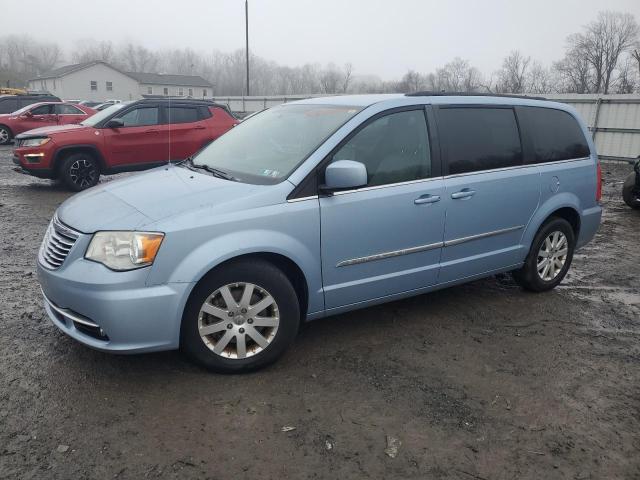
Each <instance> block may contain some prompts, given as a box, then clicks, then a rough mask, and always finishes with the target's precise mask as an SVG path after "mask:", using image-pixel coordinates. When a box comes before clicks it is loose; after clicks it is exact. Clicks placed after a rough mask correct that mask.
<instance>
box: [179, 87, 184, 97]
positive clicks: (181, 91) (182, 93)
mask: <svg viewBox="0 0 640 480" xmlns="http://www.w3.org/2000/svg"><path fill="white" fill-rule="evenodd" d="M183 95H184V90H183V89H182V87H180V88H179V89H178V96H179V97H181V96H183Z"/></svg>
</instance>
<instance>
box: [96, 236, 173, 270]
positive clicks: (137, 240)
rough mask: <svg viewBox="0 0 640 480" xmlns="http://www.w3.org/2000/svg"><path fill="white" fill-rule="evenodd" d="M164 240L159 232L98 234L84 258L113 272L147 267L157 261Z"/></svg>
mask: <svg viewBox="0 0 640 480" xmlns="http://www.w3.org/2000/svg"><path fill="white" fill-rule="evenodd" d="M163 238H164V233H158V232H97V233H95V234H94V235H93V238H92V239H91V243H89V247H88V248H87V253H85V255H84V258H86V259H87V260H93V261H94V262H99V263H102V264H103V265H105V266H107V267H109V268H110V269H112V270H119V271H123V270H133V269H135V268H141V267H146V266H148V265H151V264H152V263H153V261H154V260H155V258H156V255H157V253H158V250H159V249H160V244H161V243H162V239H163Z"/></svg>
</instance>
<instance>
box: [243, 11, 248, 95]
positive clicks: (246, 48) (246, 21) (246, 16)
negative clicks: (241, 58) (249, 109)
mask: <svg viewBox="0 0 640 480" xmlns="http://www.w3.org/2000/svg"><path fill="white" fill-rule="evenodd" d="M244 23H245V25H244V27H245V40H246V47H245V52H246V54H247V97H248V96H249V0H244Z"/></svg>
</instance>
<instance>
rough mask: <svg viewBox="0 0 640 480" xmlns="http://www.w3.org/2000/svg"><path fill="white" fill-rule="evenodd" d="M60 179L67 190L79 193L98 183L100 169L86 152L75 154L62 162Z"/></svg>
mask: <svg viewBox="0 0 640 480" xmlns="http://www.w3.org/2000/svg"><path fill="white" fill-rule="evenodd" d="M58 178H59V179H60V180H62V182H63V183H64V184H65V185H66V187H67V188H69V189H70V190H73V191H74V192H79V191H80V190H85V189H87V188H89V187H93V186H94V185H95V184H97V183H98V180H99V179H100V167H99V165H98V162H97V161H96V159H95V158H94V157H93V155H91V154H89V153H84V152H81V153H74V154H72V155H69V156H68V157H67V158H66V159H65V160H64V161H63V162H62V165H61V167H60V171H59V172H58Z"/></svg>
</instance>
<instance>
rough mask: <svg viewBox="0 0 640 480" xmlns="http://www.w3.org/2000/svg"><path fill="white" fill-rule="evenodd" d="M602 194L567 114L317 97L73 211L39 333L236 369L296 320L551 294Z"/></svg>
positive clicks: (62, 213)
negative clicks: (498, 279)
mask: <svg viewBox="0 0 640 480" xmlns="http://www.w3.org/2000/svg"><path fill="white" fill-rule="evenodd" d="M600 188H601V187H600V168H599V164H598V159H597V155H596V151H595V148H594V145H593V142H592V140H591V138H590V136H589V134H588V131H587V128H586V127H585V125H584V124H583V123H582V122H581V120H580V119H579V118H578V116H577V114H576V113H575V111H574V110H573V109H571V108H570V107H568V106H566V105H562V104H559V103H553V102H549V101H544V100H539V99H532V98H524V97H508V96H503V97H499V96H466V95H449V96H447V95H433V94H429V93H424V94H421V93H418V94H410V95H363V96H339V97H331V98H313V99H308V100H303V101H298V102H293V103H289V104H285V105H281V106H278V107H274V108H271V109H268V110H265V111H263V112H261V113H259V114H257V115H255V116H253V117H251V118H249V119H248V120H246V121H244V122H242V123H241V124H240V125H238V126H237V127H236V128H233V129H231V130H230V131H229V132H228V133H226V134H224V135H223V136H221V137H220V138H218V139H217V140H216V141H215V142H213V143H212V144H210V145H209V146H208V147H206V148H205V149H203V150H201V151H200V152H199V153H198V154H196V155H195V156H194V157H193V158H190V159H188V160H187V161H185V162H183V163H181V164H178V165H166V166H163V167H159V168H157V169H154V170H151V171H149V172H148V173H145V174H142V175H137V176H131V177H128V178H125V179H122V180H119V181H114V182H109V183H107V184H105V185H99V186H96V187H93V188H90V189H88V190H87V191H85V192H83V193H81V194H78V195H76V196H74V197H72V198H70V199H69V200H67V201H66V202H65V203H63V204H62V205H61V206H60V208H59V209H58V210H57V212H56V213H55V216H54V217H53V219H52V221H51V223H50V225H49V227H48V229H47V232H46V234H45V237H44V240H43V243H42V247H41V249H40V253H39V258H38V274H39V278H40V283H41V286H42V291H43V294H44V305H45V308H46V311H47V313H48V315H49V316H50V318H51V320H52V321H53V323H54V324H55V325H56V326H57V327H58V328H60V329H61V330H62V331H64V332H65V333H66V334H68V335H69V336H71V337H73V338H75V339H76V340H78V341H80V342H82V343H84V344H86V345H88V346H90V347H93V348H95V349H98V350H103V351H108V352H121V353H124V352H127V353H133V352H150V351H157V350H167V349H176V348H181V349H182V350H183V351H184V352H186V353H187V354H188V355H189V356H191V357H192V358H193V359H195V360H196V361H198V362H199V363H201V364H202V365H204V366H205V367H207V368H209V369H212V370H215V371H219V372H240V371H248V370H253V369H256V368H259V367H262V366H265V365H267V364H269V363H270V362H273V361H274V360H275V359H276V358H278V357H279V356H280V355H281V354H282V353H283V352H284V351H285V349H286V348H287V346H288V345H289V344H291V342H292V341H293V339H294V337H295V336H296V333H297V331H298V328H299V326H300V324H301V323H302V322H305V321H310V320H314V319H318V318H321V317H325V316H328V315H333V314H336V313H340V312H346V311H349V310H353V309H357V308H362V307H367V306H371V305H374V304H379V303H382V302H388V301H391V300H397V299H401V298H404V297H409V296H412V295H419V294H423V293H425V292H429V291H432V290H435V289H440V288H445V287H448V286H451V285H456V284H460V283H463V282H468V281H471V280H474V279H478V278H481V277H486V276H490V275H494V274H496V273H499V272H513V276H514V278H515V279H516V281H517V282H518V283H519V284H520V285H522V287H524V288H525V289H527V290H530V291H533V292H543V291H547V290H550V289H552V288H554V287H555V286H556V285H558V284H559V283H560V282H561V281H562V279H563V277H564V276H565V275H566V273H567V270H568V269H569V266H570V265H571V260H572V257H573V254H574V252H575V251H576V250H577V249H578V248H580V247H582V246H583V245H585V244H586V243H587V242H589V241H590V240H591V239H592V238H593V237H594V235H595V233H596V230H597V229H598V226H599V224H600V216H601V207H600V205H599V199H600V194H601V191H600Z"/></svg>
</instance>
